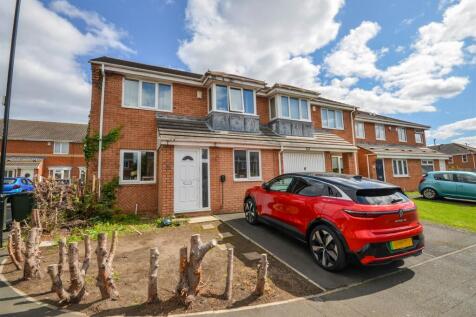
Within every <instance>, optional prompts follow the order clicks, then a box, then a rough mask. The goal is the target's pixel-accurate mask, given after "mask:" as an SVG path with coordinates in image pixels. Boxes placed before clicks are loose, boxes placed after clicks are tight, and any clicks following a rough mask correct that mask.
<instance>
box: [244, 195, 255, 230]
mask: <svg viewBox="0 0 476 317" xmlns="http://www.w3.org/2000/svg"><path fill="white" fill-rule="evenodd" d="M244 209H245V218H246V221H248V223H250V224H252V225H254V224H256V223H257V219H258V216H257V214H256V205H255V202H254V201H253V199H251V198H248V199H247V200H246V201H245V206H244Z"/></svg>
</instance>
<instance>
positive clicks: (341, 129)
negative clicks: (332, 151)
mask: <svg viewBox="0 0 476 317" xmlns="http://www.w3.org/2000/svg"><path fill="white" fill-rule="evenodd" d="M322 129H327V130H339V131H344V130H345V129H344V128H326V127H322Z"/></svg>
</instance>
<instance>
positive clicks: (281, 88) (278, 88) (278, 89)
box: [262, 83, 320, 99]
mask: <svg viewBox="0 0 476 317" xmlns="http://www.w3.org/2000/svg"><path fill="white" fill-rule="evenodd" d="M262 92H263V93H265V94H266V95H270V94H274V93H282V92H285V93H286V92H291V93H297V94H304V95H307V96H309V97H311V98H313V99H314V98H317V96H319V95H320V93H319V92H318V91H315V90H310V89H304V88H301V87H296V86H291V85H287V84H280V83H275V84H274V85H273V86H272V87H266V88H265V89H263V91H262Z"/></svg>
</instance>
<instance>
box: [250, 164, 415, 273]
mask: <svg viewBox="0 0 476 317" xmlns="http://www.w3.org/2000/svg"><path fill="white" fill-rule="evenodd" d="M244 212H245V217H246V220H247V221H248V223H250V224H257V223H258V222H263V223H266V224H269V225H271V226H273V227H277V228H279V229H283V230H285V231H287V232H289V233H291V234H292V235H294V236H295V237H297V238H299V239H300V240H303V241H304V242H307V243H308V245H309V249H310V252H311V254H312V255H313V257H314V259H315V260H316V262H317V263H318V264H319V265H320V266H321V267H322V268H324V269H326V270H329V271H339V270H342V269H343V268H345V267H346V265H347V264H348V263H349V261H350V260H351V259H352V258H354V259H357V260H358V261H359V262H360V263H362V264H364V265H367V264H379V263H388V262H391V261H394V260H396V259H401V258H404V257H407V256H412V255H419V254H421V253H422V250H423V247H424V237H423V226H422V225H421V223H420V222H419V221H418V216H417V210H416V206H415V204H414V203H413V202H412V201H411V200H410V199H409V198H408V197H407V196H406V195H405V194H404V193H403V192H402V190H401V189H400V188H399V187H398V186H395V185H391V184H387V183H383V182H380V181H376V180H371V179H367V178H363V177H361V176H350V175H343V174H329V173H322V174H321V173H293V174H283V175H281V176H278V177H276V178H274V179H272V180H271V181H269V182H266V183H263V184H262V186H256V187H253V188H250V189H248V190H247V192H246V196H245V199H244Z"/></svg>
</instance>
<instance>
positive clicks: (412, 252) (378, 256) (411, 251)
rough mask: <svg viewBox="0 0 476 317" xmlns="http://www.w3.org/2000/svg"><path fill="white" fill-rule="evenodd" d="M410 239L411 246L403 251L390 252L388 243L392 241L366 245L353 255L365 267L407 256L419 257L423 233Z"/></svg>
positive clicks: (422, 245)
mask: <svg viewBox="0 0 476 317" xmlns="http://www.w3.org/2000/svg"><path fill="white" fill-rule="evenodd" d="M410 237H411V238H412V240H413V245H412V246H411V247H408V248H405V249H401V250H392V249H391V248H390V241H393V239H392V240H389V241H386V242H377V243H369V244H366V245H365V246H364V247H363V248H362V249H360V250H359V251H357V252H356V253H355V255H356V257H357V259H358V260H359V261H360V263H362V264H365V265H368V264H382V263H386V262H391V261H394V260H398V259H402V258H406V257H409V256H416V255H420V254H421V253H422V250H423V248H424V246H425V238H424V236H423V233H420V234H418V235H414V236H410ZM410 237H408V238H410Z"/></svg>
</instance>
